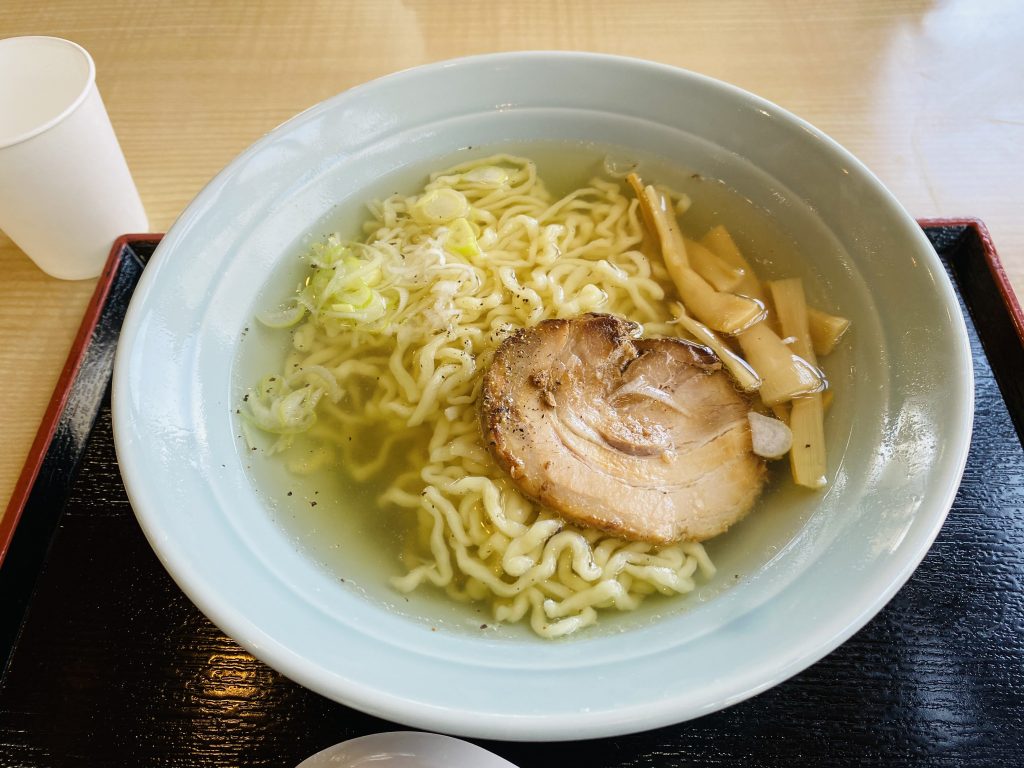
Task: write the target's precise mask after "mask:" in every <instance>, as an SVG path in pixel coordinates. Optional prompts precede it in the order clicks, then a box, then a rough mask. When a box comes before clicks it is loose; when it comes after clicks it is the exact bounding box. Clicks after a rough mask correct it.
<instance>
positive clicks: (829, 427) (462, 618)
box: [234, 142, 853, 638]
mask: <svg viewBox="0 0 1024 768" xmlns="http://www.w3.org/2000/svg"><path fill="white" fill-rule="evenodd" d="M499 152H502V153H508V154H515V155H520V156H523V157H528V158H530V159H532V160H533V161H534V162H535V163H536V164H537V167H538V174H539V176H540V178H541V179H542V180H544V182H545V184H546V186H547V187H548V189H549V190H550V191H551V192H552V193H553V194H554V195H556V196H560V195H564V194H567V193H568V192H570V191H572V190H573V189H576V188H578V187H581V186H585V185H586V184H587V182H588V181H589V179H591V178H593V177H594V176H601V177H604V178H607V174H606V172H605V170H604V169H605V162H606V158H611V159H612V160H613V162H614V164H615V165H616V166H617V167H624V166H626V165H635V167H636V168H637V170H638V172H639V173H640V174H641V176H643V178H644V179H645V180H646V181H648V182H649V183H658V184H664V185H666V186H668V187H670V188H672V189H674V190H676V191H678V192H681V193H685V194H687V195H688V196H689V197H690V200H691V203H692V204H691V207H690V208H689V210H688V211H687V212H686V214H685V215H684V216H683V217H681V220H680V223H681V226H682V229H683V231H684V233H685V234H687V235H688V236H690V237H694V238H699V237H700V236H701V235H703V234H704V232H706V231H707V230H708V229H710V228H711V227H712V226H714V225H717V224H724V225H725V226H726V227H727V228H728V229H729V231H730V233H731V234H732V236H733V238H734V239H735V240H736V242H737V244H738V245H739V246H740V248H741V249H742V250H743V252H744V254H745V255H746V256H747V257H748V259H749V260H750V261H751V262H752V263H753V264H754V266H755V269H756V270H757V272H758V276H759V277H760V278H761V279H773V278H781V277H801V278H803V280H804V285H805V289H806V291H807V294H808V301H809V303H810V304H812V305H814V306H818V307H821V308H823V309H826V310H829V311H833V312H839V313H842V306H841V302H840V301H838V300H837V297H836V296H834V295H832V292H831V290H830V287H831V281H830V280H829V279H828V276H827V275H826V274H823V273H822V272H821V271H820V270H819V267H818V266H817V265H820V264H823V263H833V264H841V263H843V259H842V257H841V253H833V254H822V253H821V251H822V249H828V250H833V251H839V250H840V246H839V245H838V243H836V242H835V241H834V240H831V239H830V238H829V237H828V236H827V233H824V232H822V234H821V235H820V236H819V237H817V238H816V240H815V242H813V243H811V244H808V243H807V242H806V241H805V242H803V243H798V242H797V241H796V238H795V237H794V236H793V235H792V234H790V233H789V232H788V231H787V230H786V229H785V228H784V227H783V226H781V225H780V220H781V219H782V218H787V217H792V215H793V210H792V209H793V207H794V206H797V207H799V206H800V203H799V201H793V200H791V199H786V198H783V197H780V196H778V195H774V196H769V204H768V205H765V204H763V202H762V203H761V204H759V203H755V201H754V200H752V199H751V198H748V197H745V196H744V195H742V194H740V193H739V192H737V191H736V190H734V189H732V188H731V187H730V186H729V185H728V183H727V182H726V181H725V180H721V179H714V178H708V177H705V176H703V175H701V174H699V173H697V172H695V171H693V170H690V169H686V168H681V167H678V166H673V165H671V164H669V163H667V162H666V161H664V160H663V159H661V158H658V157H656V156H653V155H644V154H643V153H642V152H637V151H635V150H626V149H622V148H618V147H612V146H606V145H594V144H585V143H578V142H577V143H573V142H529V143H522V144H517V143H511V144H503V145H501V146H500V147H495V146H491V147H468V148H464V149H462V150H459V151H457V152H454V153H451V154H450V155H448V156H445V157H441V158H436V159H434V160H431V161H430V162H429V163H421V164H419V165H416V166H412V167H407V168H405V169H403V170H402V171H401V172H399V173H396V174H392V175H390V176H387V177H385V178H382V179H380V180H379V181H378V182H376V183H375V184H374V185H372V186H371V187H370V188H368V189H367V190H366V191H365V195H363V199H365V200H366V201H367V202H369V201H370V200H372V199H375V198H382V197H387V196H388V195H391V194H394V193H401V194H413V193H415V192H416V191H417V190H419V189H422V187H423V185H424V184H425V183H426V180H427V177H428V175H429V174H430V173H432V172H434V171H438V170H441V169H444V168H447V167H449V166H452V165H455V164H457V163H461V162H465V161H467V160H470V159H473V158H477V157H486V156H487V155H490V154H496V153H499ZM775 198H778V200H777V203H778V206H779V210H771V207H772V205H773V203H771V202H770V201H771V200H773V199H775ZM779 213H785V214H786V216H779V215H778V214H779ZM798 213H799V215H801V216H804V217H813V216H814V214H813V211H811V210H810V209H809V208H806V209H804V208H801V209H800V210H799V211H798ZM367 217H368V214H367V213H366V210H365V208H364V207H363V206H352V205H344V206H337V207H336V208H335V209H333V210H331V211H330V212H329V213H328V215H326V216H324V217H323V218H322V219H320V220H319V221H317V222H316V223H315V224H314V225H313V226H312V227H310V229H309V230H308V231H307V232H306V233H304V234H303V235H302V236H301V237H299V238H298V239H297V240H296V242H295V243H294V246H293V248H292V249H290V251H289V252H288V253H286V254H284V255H283V257H282V259H281V262H280V264H279V266H278V268H277V269H276V270H275V272H274V274H273V275H272V277H271V279H270V280H269V281H268V283H267V285H266V287H265V289H264V291H263V292H262V293H261V295H260V296H259V297H258V298H257V301H256V303H255V304H254V306H253V307H252V308H251V314H252V315H253V316H255V314H256V313H257V312H259V311H261V310H263V309H266V308H269V307H273V306H275V305H277V304H279V303H281V302H282V301H284V300H286V299H288V298H289V297H290V296H291V295H292V294H293V292H294V290H295V289H296V288H297V286H299V285H300V284H301V283H302V280H303V278H304V276H305V273H306V270H307V264H306V261H305V259H304V258H303V255H304V254H305V252H306V251H307V250H308V248H309V246H310V245H311V244H312V243H313V242H317V241H321V240H323V239H324V238H326V237H327V236H328V235H330V234H332V233H335V232H337V233H339V234H340V235H341V236H342V237H343V238H349V239H358V238H360V237H361V236H362V224H363V222H364V221H365V220H366V219H367ZM808 248H813V249H814V255H815V256H826V258H823V259H817V258H816V259H812V258H811V255H812V254H811V252H810V251H809V250H808ZM290 339H291V337H290V334H289V332H287V331H279V330H278V331H275V330H271V329H267V328H264V327H262V326H261V325H260V324H259V322H258V321H256V320H255V318H254V319H253V320H252V322H251V323H250V325H249V327H248V329H247V330H246V333H245V334H243V339H242V341H241V344H240V346H239V353H238V359H237V361H236V366H235V375H234V388H235V395H236V401H237V400H241V398H242V397H243V395H244V392H245V391H246V389H248V388H249V387H250V386H252V385H253V384H254V383H255V382H256V381H257V380H258V379H259V378H260V377H261V376H263V375H265V374H267V373H268V372H271V371H276V370H279V369H280V367H281V361H282V360H283V358H284V355H285V350H286V349H287V347H288V345H289V344H290ZM848 344H849V342H846V343H845V344H842V345H840V348H839V349H837V350H836V351H835V352H833V353H832V355H830V356H829V357H828V358H826V359H825V360H823V361H822V363H823V367H824V368H825V370H826V373H827V374H828V375H829V379H830V381H831V383H832V386H833V389H834V390H835V393H836V395H835V403H834V405H833V408H832V409H831V412H830V414H829V415H827V417H826V435H827V438H828V443H829V453H830V459H829V463H830V472H831V473H832V474H833V475H834V474H835V472H836V468H837V465H838V462H839V461H840V459H841V456H842V451H843V448H844V447H845V444H844V443H843V439H844V438H843V437H842V435H843V433H844V424H848V422H849V417H848V416H845V417H843V418H841V419H839V421H841V422H843V423H842V424H835V423H833V422H835V421H837V419H835V418H834V417H833V416H834V413H835V412H836V411H837V410H839V409H841V407H842V402H843V392H844V390H845V388H846V387H847V386H848V385H849V384H850V382H851V380H852V375H853V372H852V364H851V356H850V351H849V349H848ZM846 431H848V430H846ZM240 450H241V451H242V452H244V455H245V457H246V465H247V467H248V468H249V469H250V473H249V474H250V477H251V479H252V482H253V483H254V485H255V486H256V488H257V491H258V492H259V495H260V496H261V497H262V498H264V499H265V500H266V506H267V508H268V509H269V510H270V512H271V514H272V515H273V517H274V519H275V520H276V522H277V523H278V524H279V525H280V526H281V528H282V530H283V531H284V532H285V534H286V535H287V536H288V537H289V538H290V539H291V540H292V541H293V542H294V543H295V546H296V547H298V548H299V549H300V550H301V551H302V552H303V553H305V554H306V555H307V556H308V557H310V558H312V559H314V560H315V561H316V562H317V563H318V564H319V565H320V567H322V568H324V569H326V571H327V572H328V573H330V574H331V575H332V576H333V577H334V578H335V579H336V581H337V584H338V585H339V588H343V589H355V590H357V591H359V592H360V593H362V594H363V595H365V596H366V598H367V599H372V600H375V601H378V602H379V603H381V604H383V605H385V606H387V607H388V608H389V609H390V610H393V611H396V612H398V613H401V614H403V615H406V616H408V617H410V618H413V619H415V620H417V621H422V622H426V623H428V624H430V625H431V626H432V627H437V628H441V627H444V628H445V629H446V630H452V631H461V632H471V633H479V632H480V631H481V630H486V631H487V632H488V633H490V634H489V635H488V636H490V637H495V636H497V637H514V638H523V637H525V636H530V637H532V633H530V631H529V629H528V627H526V626H525V624H523V623H520V624H519V625H513V626H509V625H497V624H495V623H494V622H492V620H491V617H490V608H489V606H487V605H485V604H459V603H454V602H453V601H452V600H451V599H450V598H449V597H447V596H446V595H445V594H444V593H443V592H442V591H441V590H438V589H435V588H433V587H429V586H424V587H421V588H419V589H418V590H417V591H416V592H414V593H413V594H410V595H404V594H401V593H399V592H397V591H396V590H394V589H392V588H391V587H390V585H389V579H390V578H391V577H392V576H395V575H401V574H402V573H403V569H402V566H401V563H400V562H399V558H398V551H399V548H400V545H401V543H402V539H403V537H404V533H405V531H406V522H405V521H406V519H407V517H406V516H407V515H408V513H407V512H404V511H401V510H389V509H382V508H381V507H380V506H379V505H378V503H377V501H376V499H377V497H378V496H379V494H380V493H381V492H382V491H383V489H384V487H385V485H386V484H387V481H388V478H383V479H382V480H379V481H377V482H375V483H359V482H356V481H354V480H352V479H351V478H348V477H346V475H345V473H344V471H343V468H342V470H341V471H338V470H327V469H325V470H321V471H318V472H316V473H314V474H312V475H309V476H297V475H293V474H291V473H289V472H288V471H287V470H286V469H285V467H284V466H283V464H282V462H280V461H279V460H277V459H275V458H274V457H267V456H265V455H263V454H262V452H261V451H249V450H248V449H246V448H244V447H243V448H241V449H240ZM820 496H821V494H820V493H812V492H808V491H806V490H804V489H799V488H797V487H796V486H794V485H793V483H792V481H791V480H790V479H789V467H788V462H787V461H782V462H777V463H775V465H774V467H773V481H772V483H771V484H770V486H769V487H768V489H767V490H766V491H765V493H764V495H763V496H762V498H761V499H760V500H759V502H758V506H757V508H755V510H754V512H752V513H751V515H750V516H748V517H747V518H746V519H745V520H744V521H742V522H741V523H739V524H737V525H736V526H734V527H733V528H732V529H731V530H730V531H729V532H728V533H726V534H723V535H722V536H719V537H717V538H715V539H713V540H711V541H708V542H705V547H706V548H707V550H708V553H709V554H710V556H711V558H712V561H713V562H714V563H715V565H716V567H717V568H718V572H717V574H716V575H715V576H714V577H713V578H711V579H710V580H708V581H706V582H704V583H700V584H699V585H698V588H697V590H695V591H694V592H693V593H690V594H688V595H680V596H674V597H669V598H666V597H661V596H654V597H651V598H648V599H647V600H646V601H645V603H644V605H643V606H642V607H641V608H640V609H639V610H637V611H633V612H629V613H617V612H615V611H604V612H602V613H601V615H600V618H599V621H598V624H597V626H596V627H590V628H588V629H586V630H584V631H582V632H581V633H578V634H577V635H574V636H573V637H580V638H583V637H598V636H602V635H604V634H607V633H614V632H620V631H626V630H628V629H631V628H634V627H637V626H641V625H643V624H646V623H649V622H653V621H657V620H658V619H659V618H661V617H662V616H665V615H669V614H672V615H674V614H677V613H681V612H687V611H693V610H696V609H699V606H700V605H701V604H703V603H705V602H707V601H708V600H711V599H712V598H714V597H715V596H717V595H720V594H721V593H723V592H725V591H727V590H729V589H731V588H732V587H733V586H735V585H736V584H739V583H741V582H742V581H744V580H745V579H749V578H753V577H755V576H756V575H757V574H758V573H759V572H761V571H763V570H764V569H765V567H766V566H767V565H769V564H770V563H771V562H772V560H773V559H775V558H778V557H780V556H782V554H783V553H784V552H786V551H787V550H788V549H790V548H791V547H792V546H793V545H794V542H795V541H796V540H797V538H798V537H799V534H800V532H801V529H803V528H804V527H805V526H806V525H807V523H808V520H809V519H810V518H811V516H812V515H813V512H814V509H815V507H816V505H817V501H818V500H820Z"/></svg>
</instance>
